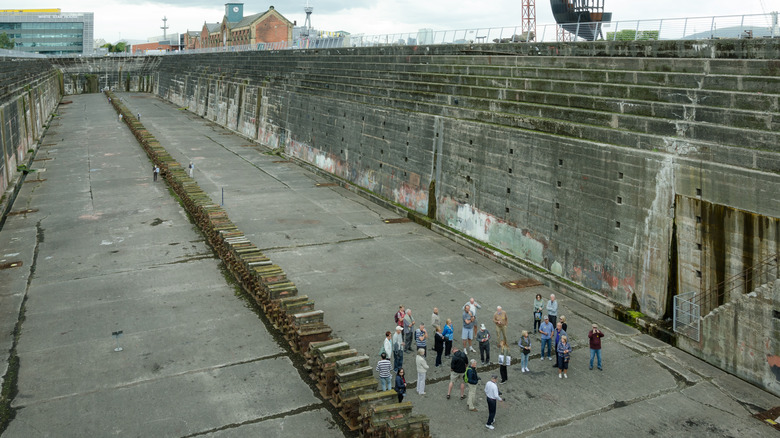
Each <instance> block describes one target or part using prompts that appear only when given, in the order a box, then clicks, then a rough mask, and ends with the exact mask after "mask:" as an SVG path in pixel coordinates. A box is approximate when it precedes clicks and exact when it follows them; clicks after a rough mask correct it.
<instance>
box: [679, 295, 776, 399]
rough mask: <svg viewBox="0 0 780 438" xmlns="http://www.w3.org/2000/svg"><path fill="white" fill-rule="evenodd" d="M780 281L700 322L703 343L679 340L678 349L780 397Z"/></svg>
mask: <svg viewBox="0 0 780 438" xmlns="http://www.w3.org/2000/svg"><path fill="white" fill-rule="evenodd" d="M778 306H780V280H775V281H774V282H770V283H767V284H764V285H762V286H760V287H758V288H757V289H756V290H755V291H753V292H751V293H749V294H745V295H739V296H737V297H735V298H734V299H733V301H731V302H728V303H726V304H724V305H722V306H720V307H718V308H716V309H715V310H713V311H712V312H710V313H709V314H707V315H706V316H705V317H704V318H703V319H702V321H701V324H702V325H701V331H702V333H706V334H707V336H703V337H702V339H701V342H695V341H693V340H691V339H689V338H686V337H680V338H679V340H678V346H679V347H680V348H682V349H683V350H686V351H690V352H692V353H693V354H694V355H695V356H697V357H699V358H700V359H703V360H705V361H707V362H709V363H711V364H713V365H716V366H717V367H718V368H721V369H723V370H725V371H728V372H729V373H732V374H734V375H737V376H739V377H741V378H742V379H745V380H747V381H748V382H751V383H753V384H755V385H757V386H759V387H763V388H766V389H767V390H768V391H770V392H772V393H774V394H776V395H780V354H778V351H780V346H778V340H780V325H778V324H777V321H778V313H780V312H778V310H777V308H778Z"/></svg>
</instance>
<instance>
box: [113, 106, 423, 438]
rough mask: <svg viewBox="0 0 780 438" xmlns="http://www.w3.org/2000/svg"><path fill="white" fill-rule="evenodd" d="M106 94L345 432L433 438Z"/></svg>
mask: <svg viewBox="0 0 780 438" xmlns="http://www.w3.org/2000/svg"><path fill="white" fill-rule="evenodd" d="M106 94H107V95H108V96H109V97H111V103H112V104H113V106H114V108H115V109H116V110H117V112H119V113H121V114H122V115H123V118H122V119H123V120H124V122H125V123H126V124H127V125H128V127H129V128H130V130H131V131H132V132H133V135H135V137H136V139H137V140H138V142H139V144H140V145H141V146H142V147H143V148H144V150H145V151H146V153H147V155H148V156H149V158H150V159H151V160H152V162H153V163H154V164H155V165H156V166H159V167H160V175H161V176H162V177H163V178H164V179H165V180H166V182H167V183H168V184H169V185H170V187H171V188H172V189H173V191H174V192H176V194H177V196H179V198H180V199H181V202H182V204H183V205H184V208H185V209H186V210H187V212H188V213H189V215H190V217H191V218H192V220H193V221H194V222H195V224H196V225H197V226H198V228H199V229H200V230H201V232H202V233H203V234H204V235H205V237H206V239H207V241H208V242H209V244H210V245H211V247H212V248H214V250H215V251H216V252H217V254H218V255H219V257H220V259H221V260H222V261H223V263H224V264H225V266H226V267H227V269H228V270H229V271H230V273H231V274H232V275H233V276H234V277H235V279H236V280H237V281H238V282H239V283H240V284H241V286H242V287H243V288H244V290H246V291H247V292H248V293H249V294H250V295H251V297H252V298H253V299H254V300H255V302H256V303H257V304H258V306H260V307H261V308H262V309H263V312H264V313H265V315H266V316H267V317H268V319H269V320H270V321H271V323H272V324H273V325H274V327H275V328H276V329H278V330H279V331H280V332H281V333H282V334H283V335H284V336H285V337H286V338H287V340H288V342H289V344H290V348H291V350H292V351H293V352H295V353H299V354H302V355H303V356H304V358H305V359H306V364H305V365H304V366H305V367H306V369H307V370H308V371H309V377H311V379H312V380H314V381H315V382H317V386H318V388H319V390H320V394H321V395H322V397H323V398H325V399H328V400H330V402H331V403H332V404H333V406H335V407H336V408H338V409H339V414H340V415H341V417H342V418H344V421H345V422H346V424H347V426H349V427H350V429H352V430H357V429H360V430H361V433H362V434H363V436H369V437H385V436H388V437H405V438H417V437H421V438H427V437H430V432H429V430H428V418H427V417H425V416H413V415H411V411H412V404H411V403H410V402H405V403H396V401H397V395H396V393H395V391H385V392H377V386H378V385H377V381H376V379H375V378H374V377H373V368H372V367H371V364H370V363H369V358H368V356H366V355H360V354H358V352H357V350H355V349H353V348H350V346H349V344H348V343H347V342H344V341H343V340H341V339H334V338H332V337H331V335H332V332H333V330H332V329H331V328H330V326H328V325H327V324H325V312H323V311H322V310H317V309H316V308H315V306H314V301H313V300H311V299H310V298H309V297H308V296H307V295H302V296H299V295H298V289H297V287H296V286H295V284H294V283H293V282H292V281H290V280H289V279H288V278H287V275H286V274H285V272H284V270H282V268H281V267H279V266H277V265H276V264H274V263H273V261H271V260H270V259H269V258H268V257H267V256H266V255H265V254H263V253H262V251H261V250H260V249H259V248H257V246H255V244H253V243H252V242H251V241H250V240H249V238H248V237H246V235H244V233H243V232H241V230H239V229H238V227H237V226H236V225H235V224H234V223H233V222H232V221H231V220H230V218H229V217H228V215H227V212H226V211H225V210H224V209H223V208H222V207H221V206H220V205H218V204H216V203H215V202H214V201H213V200H212V199H211V197H210V196H209V195H208V194H207V193H205V192H204V191H203V190H202V189H201V188H200V186H199V185H198V184H197V182H195V180H193V179H192V178H190V177H189V175H188V174H187V171H186V169H184V168H183V167H182V166H181V164H179V163H178V162H176V160H175V159H173V157H171V156H170V154H168V152H167V151H166V150H165V148H164V147H163V146H162V145H161V144H160V143H159V142H158V141H157V140H156V139H155V138H154V136H153V135H152V134H151V133H150V132H149V131H148V130H146V128H144V126H143V125H142V124H141V122H140V121H138V119H137V118H136V116H135V115H134V114H133V113H132V112H131V111H129V110H128V109H127V107H125V106H124V104H123V103H122V102H121V100H120V99H118V98H117V97H116V96H115V95H114V94H113V93H111V92H107V93H106Z"/></svg>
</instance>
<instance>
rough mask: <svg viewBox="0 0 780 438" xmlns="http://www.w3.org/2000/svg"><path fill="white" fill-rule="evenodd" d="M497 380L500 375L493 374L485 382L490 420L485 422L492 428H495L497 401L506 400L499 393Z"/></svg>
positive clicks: (486, 425)
mask: <svg viewBox="0 0 780 438" xmlns="http://www.w3.org/2000/svg"><path fill="white" fill-rule="evenodd" d="M496 380H498V376H497V375H495V374H493V375H492V376H491V377H490V381H489V382H487V383H486V384H485V395H486V396H487V404H488V420H487V423H486V424H485V427H487V428H488V429H490V430H493V429H495V421H496V403H497V402H503V401H504V400H503V399H502V398H501V396H500V395H499V392H498V385H496Z"/></svg>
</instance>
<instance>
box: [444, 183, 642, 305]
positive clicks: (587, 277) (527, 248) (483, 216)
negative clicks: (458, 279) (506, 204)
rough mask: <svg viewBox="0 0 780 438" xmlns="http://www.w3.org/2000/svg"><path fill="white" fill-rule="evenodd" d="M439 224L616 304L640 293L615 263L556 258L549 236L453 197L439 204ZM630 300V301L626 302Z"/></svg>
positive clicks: (633, 279) (633, 281)
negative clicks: (604, 296)
mask: <svg viewBox="0 0 780 438" xmlns="http://www.w3.org/2000/svg"><path fill="white" fill-rule="evenodd" d="M437 211H438V214H439V218H438V219H439V220H440V221H442V222H443V223H444V224H446V225H447V226H449V227H451V228H453V229H455V230H458V231H460V232H462V233H464V234H467V235H469V236H471V237H473V238H475V239H478V240H481V241H483V242H487V243H488V244H490V245H492V246H495V247H496V248H499V249H501V250H503V251H506V252H508V253H510V254H512V255H515V256H517V257H520V258H522V259H524V260H526V261H529V262H532V263H534V264H536V265H539V266H543V267H544V268H546V269H549V270H550V271H551V272H552V273H554V274H556V275H558V276H561V277H564V278H567V279H568V280H571V281H574V282H576V283H579V284H581V285H583V286H585V287H587V288H589V289H592V290H594V291H597V292H600V293H602V294H604V295H606V296H608V297H610V298H612V299H615V300H616V301H619V302H621V303H624V304H630V302H631V301H630V299H631V295H632V294H633V293H634V291H635V289H636V278H635V276H634V275H633V274H628V275H625V274H623V273H621V272H620V270H619V269H618V268H617V267H616V266H615V265H614V264H611V263H606V262H601V261H591V260H581V261H578V260H576V257H573V258H572V260H568V261H567V260H566V257H565V256H560V255H557V254H555V252H554V251H553V250H552V249H551V245H550V241H549V239H548V238H547V236H544V235H542V234H541V233H537V232H534V231H532V230H529V229H523V228H522V227H518V226H516V225H515V224H512V223H509V222H507V221H505V220H503V219H501V218H498V217H496V216H494V215H491V214H489V213H486V212H484V211H481V210H479V209H478V208H476V207H474V206H473V205H470V204H463V203H460V202H458V201H457V200H455V199H452V198H450V197H443V198H441V199H440V200H439V205H438V207H437ZM626 297H628V301H626Z"/></svg>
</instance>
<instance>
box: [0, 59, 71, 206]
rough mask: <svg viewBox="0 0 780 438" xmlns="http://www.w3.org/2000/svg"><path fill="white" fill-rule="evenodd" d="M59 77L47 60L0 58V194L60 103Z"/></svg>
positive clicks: (14, 177)
mask: <svg viewBox="0 0 780 438" xmlns="http://www.w3.org/2000/svg"><path fill="white" fill-rule="evenodd" d="M60 96H61V92H60V77H59V75H58V74H57V71H56V69H54V68H53V67H52V65H51V64H50V63H49V61H47V60H41V59H24V58H23V59H16V58H0V151H2V156H1V157H0V193H5V191H6V189H7V188H8V187H9V186H11V185H12V184H14V183H15V182H16V181H17V180H18V178H19V176H20V175H21V172H18V171H17V166H19V165H22V164H25V165H26V164H27V161H28V158H29V155H30V153H29V152H28V151H29V150H31V149H34V148H35V147H36V146H37V144H36V143H37V142H38V139H40V138H41V135H42V134H43V130H44V124H45V123H46V121H47V120H48V119H49V116H50V115H51V114H52V112H53V111H54V110H55V109H56V108H57V104H58V103H59V101H60Z"/></svg>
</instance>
